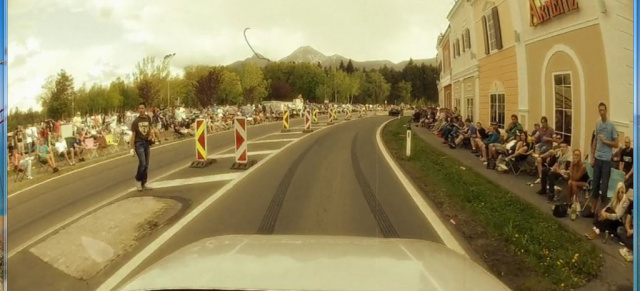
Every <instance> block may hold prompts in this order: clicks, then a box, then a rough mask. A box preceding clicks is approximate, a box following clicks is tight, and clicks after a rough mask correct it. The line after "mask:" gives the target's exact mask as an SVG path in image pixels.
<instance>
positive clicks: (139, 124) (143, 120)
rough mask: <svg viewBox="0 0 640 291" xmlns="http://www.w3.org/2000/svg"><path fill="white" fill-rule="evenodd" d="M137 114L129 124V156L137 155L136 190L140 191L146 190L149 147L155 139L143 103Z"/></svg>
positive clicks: (139, 106)
mask: <svg viewBox="0 0 640 291" xmlns="http://www.w3.org/2000/svg"><path fill="white" fill-rule="evenodd" d="M138 113H140V115H139V116H138V117H136V119H134V120H133V122H132V123H131V132H132V133H133V135H132V136H131V139H130V142H129V143H130V145H131V156H132V157H133V156H134V153H135V154H136V155H138V171H137V172H136V182H137V184H136V189H138V191H142V189H144V188H146V187H145V184H146V183H147V171H148V170H149V158H150V154H151V152H150V146H151V144H152V142H153V140H154V139H155V137H154V136H153V131H152V130H151V118H150V117H149V116H148V115H147V112H146V105H145V104H144V102H142V103H140V104H139V105H138Z"/></svg>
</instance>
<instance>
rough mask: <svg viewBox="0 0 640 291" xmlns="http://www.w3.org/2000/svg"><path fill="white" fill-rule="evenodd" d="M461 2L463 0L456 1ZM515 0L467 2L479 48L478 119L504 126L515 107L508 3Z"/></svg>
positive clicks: (514, 67) (515, 80) (514, 64)
mask: <svg viewBox="0 0 640 291" xmlns="http://www.w3.org/2000/svg"><path fill="white" fill-rule="evenodd" d="M459 1H462V0H459ZM514 2H518V1H508V0H499V1H488V0H471V1H469V3H470V5H471V6H472V9H473V17H474V26H475V30H476V32H477V33H476V42H477V43H478V44H479V47H480V48H479V49H478V78H479V96H478V98H479V105H478V107H479V108H478V109H479V121H481V122H484V123H489V122H495V123H497V124H498V127H500V128H504V127H505V124H508V123H509V116H510V115H511V114H513V113H516V112H517V109H518V71H517V59H516V49H515V45H514V44H515V40H514V34H513V33H512V32H513V20H512V15H511V9H510V5H513V4H514Z"/></svg>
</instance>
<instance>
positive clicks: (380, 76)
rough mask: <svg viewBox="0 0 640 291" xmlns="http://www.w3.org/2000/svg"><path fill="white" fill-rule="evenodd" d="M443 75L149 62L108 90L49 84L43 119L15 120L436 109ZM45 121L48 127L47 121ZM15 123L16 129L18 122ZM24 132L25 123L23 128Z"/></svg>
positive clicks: (409, 69)
mask: <svg viewBox="0 0 640 291" xmlns="http://www.w3.org/2000/svg"><path fill="white" fill-rule="evenodd" d="M438 74H439V72H438V70H437V68H435V67H432V66H427V65H425V64H422V65H416V64H414V63H413V61H409V63H408V64H407V65H406V66H405V68H404V69H403V70H401V71H397V70H394V69H392V68H388V67H386V66H385V67H383V68H381V69H377V70H376V69H373V70H365V69H360V68H355V67H354V66H353V64H352V62H351V61H349V62H348V63H347V64H346V65H345V64H344V63H342V62H341V63H340V66H339V67H337V68H332V67H322V66H321V64H319V63H318V64H310V63H280V62H273V63H269V64H267V65H266V66H265V67H263V68H260V67H257V66H255V65H252V64H249V63H245V64H243V66H242V67H241V68H239V69H235V68H231V67H223V66H206V65H198V66H189V67H186V68H185V69H184V74H183V76H180V77H178V76H171V74H170V72H169V63H168V60H167V59H163V60H156V59H155V58H153V57H147V58H144V59H143V60H142V61H140V62H139V63H138V64H137V65H136V69H135V72H134V73H133V74H131V75H128V76H126V77H124V78H117V79H116V80H114V81H112V82H111V83H110V84H108V85H102V84H94V85H92V86H90V87H89V86H87V85H85V84H83V85H82V86H80V87H79V88H76V87H75V84H74V80H73V77H72V76H71V75H70V74H69V73H67V72H66V71H64V70H62V71H60V72H59V73H58V74H57V75H55V76H50V77H49V78H48V79H47V80H46V82H45V83H44V85H43V86H42V89H43V92H42V94H41V95H40V96H39V102H40V103H41V104H42V108H43V112H41V113H38V112H34V111H33V110H31V111H28V112H20V111H19V110H17V109H15V110H13V111H12V112H11V113H10V118H9V119H10V120H11V119H14V120H15V121H16V122H21V121H19V120H17V119H23V121H25V122H27V123H28V122H33V121H35V120H33V121H32V120H31V119H38V118H44V117H46V118H53V119H59V118H69V117H72V116H73V115H74V114H75V112H80V113H81V114H83V115H84V114H94V113H113V112H122V111H123V110H126V109H133V108H135V106H136V104H138V103H139V102H140V101H144V102H146V103H147V104H151V105H153V106H158V107H161V108H162V107H167V106H173V105H175V104H177V101H178V100H179V102H180V104H182V105H185V106H196V107H206V106H210V105H214V104H235V105H239V104H249V103H252V104H253V103H258V102H260V101H263V100H287V101H290V100H291V99H292V98H293V97H295V96H297V95H302V96H303V97H304V98H305V99H306V100H310V101H311V102H315V103H323V102H325V100H326V101H329V102H339V103H384V102H385V101H386V102H388V103H391V104H393V103H398V104H399V103H415V102H419V103H422V102H437V95H438V93H437V86H436V79H437V76H438ZM40 120H42V119H40ZM11 123H14V122H11ZM19 124H22V123H19Z"/></svg>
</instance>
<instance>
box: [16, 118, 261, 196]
mask: <svg viewBox="0 0 640 291" xmlns="http://www.w3.org/2000/svg"><path fill="white" fill-rule="evenodd" d="M266 124H271V123H261V124H258V125H252V126H251V127H256V126H262V125H266ZM225 132H230V130H225V131H219V132H214V133H212V134H209V135H207V137H209V136H213V135H216V134H222V133H225ZM193 140H194V139H193V138H185V139H182V140H178V141H172V142H169V143H166V144H161V145H159V146H154V147H152V148H151V150H154V149H159V148H162V147H166V146H170V145H172V144H177V143H181V142H185V141H192V142H193ZM125 153H126V151H125ZM126 157H129V155H127V154H123V155H122V156H119V157H114V158H111V159H108V160H104V161H102V162H99V163H96V164H93V165H89V166H86V167H82V168H80V169H77V170H73V171H71V172H67V173H64V174H62V175H57V176H53V177H51V178H49V179H47V180H44V181H42V182H39V183H36V184H33V185H31V186H29V187H27V188H24V189H22V190H18V191H16V192H14V193H11V194H9V195H8V196H7V199H8V198H11V197H15V196H16V195H18V194H20V193H22V192H25V191H27V190H29V189H33V188H35V187H38V186H40V185H42V184H45V183H48V182H51V181H54V180H56V179H60V178H62V177H65V176H67V175H71V174H73V173H75V172H78V171H82V170H86V169H90V168H93V167H95V166H99V165H102V164H104V163H108V162H112V161H115V160H118V159H122V158H126Z"/></svg>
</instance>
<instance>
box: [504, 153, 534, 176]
mask: <svg viewBox="0 0 640 291" xmlns="http://www.w3.org/2000/svg"><path fill="white" fill-rule="evenodd" d="M532 153H533V150H531V151H528V152H527V153H525V154H524V155H525V156H527V158H526V159H524V160H517V161H516V160H505V163H506V165H507V168H509V169H510V170H511V172H513V175H515V176H518V175H519V174H520V172H522V170H527V171H528V170H529V169H528V167H527V165H526V164H527V160H528V159H529V157H530V156H531V154H532Z"/></svg>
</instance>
